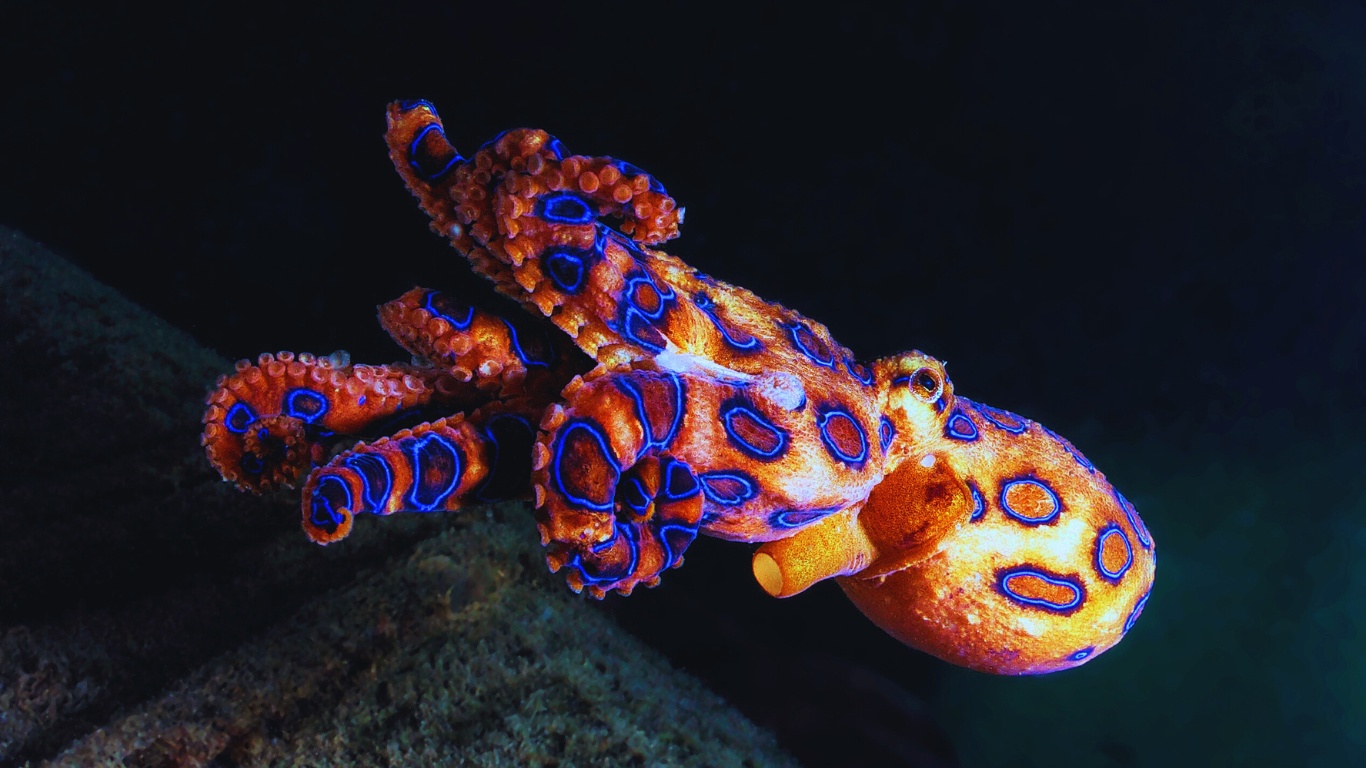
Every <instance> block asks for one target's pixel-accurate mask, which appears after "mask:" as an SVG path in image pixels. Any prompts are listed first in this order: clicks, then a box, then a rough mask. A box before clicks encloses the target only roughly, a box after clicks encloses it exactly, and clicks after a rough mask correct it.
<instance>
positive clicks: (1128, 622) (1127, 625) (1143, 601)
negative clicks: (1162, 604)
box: [1124, 587, 1153, 634]
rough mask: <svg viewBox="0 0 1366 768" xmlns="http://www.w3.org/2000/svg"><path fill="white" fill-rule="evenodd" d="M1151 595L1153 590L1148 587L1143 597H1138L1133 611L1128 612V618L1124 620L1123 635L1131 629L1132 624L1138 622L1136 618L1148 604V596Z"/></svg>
mask: <svg viewBox="0 0 1366 768" xmlns="http://www.w3.org/2000/svg"><path fill="white" fill-rule="evenodd" d="M1152 593H1153V588H1152V587H1148V591H1147V592H1144V593H1143V597H1140V598H1139V599H1138V602H1137V603H1135V604H1134V609H1133V610H1132V611H1130V612H1129V618H1127V619H1125V620H1124V634H1128V633H1129V630H1130V629H1132V628H1133V626H1134V622H1135V621H1138V616H1139V614H1141V613H1143V608H1144V606H1146V605H1147V604H1148V596H1149V595H1151V594H1152Z"/></svg>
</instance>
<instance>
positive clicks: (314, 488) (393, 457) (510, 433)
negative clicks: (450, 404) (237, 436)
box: [303, 401, 540, 544]
mask: <svg viewBox="0 0 1366 768" xmlns="http://www.w3.org/2000/svg"><path fill="white" fill-rule="evenodd" d="M539 412H540V406H539V404H533V403H529V402H527V401H517V402H513V403H496V404H491V405H489V406H486V407H485V408H481V409H480V410H478V411H475V412H472V413H470V414H469V415H468V416H466V415H463V414H457V415H455V416H452V417H450V418H445V419H439V420H437V421H434V422H431V423H429V424H420V425H418V426H416V427H414V428H412V429H405V430H403V431H401V432H398V433H397V434H395V435H394V436H393V437H386V438H382V439H380V440H376V441H375V442H373V443H369V444H365V443H361V444H358V445H357V446H356V447H354V448H352V449H351V450H349V451H346V452H345V453H342V454H339V455H338V456H337V457H336V458H334V459H332V461H330V462H329V463H328V464H327V466H325V467H321V468H319V469H317V470H315V471H314V472H313V474H312V475H310V476H309V478H308V482H307V483H306V484H305V485H304V490H303V528H304V532H305V533H307V534H308V537H309V538H310V539H312V540H313V541H315V542H317V543H319V544H330V543H332V542H334V541H338V540H340V539H342V538H345V537H346V535H347V534H349V533H350V532H351V527H352V525H353V524H354V522H355V517H356V515H359V514H366V513H368V514H373V515H391V514H393V513H395V512H452V511H455V510H457V509H460V508H461V507H463V506H464V505H466V504H467V503H470V502H472V501H473V502H486V501H496V500H501V499H510V498H525V497H526V496H528V495H529V490H530V487H529V485H528V476H529V474H530V469H531V467H530V463H531V458H530V457H531V442H532V438H533V436H534V434H535V418H536V416H537V415H538V414H539Z"/></svg>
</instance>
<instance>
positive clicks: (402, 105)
mask: <svg viewBox="0 0 1366 768" xmlns="http://www.w3.org/2000/svg"><path fill="white" fill-rule="evenodd" d="M418 107H426V108H427V111H428V112H431V113H432V117H435V118H437V119H440V118H441V116H440V115H438V114H437V113H436V107H435V106H433V105H432V103H431V102H430V101H427V100H426V99H401V100H400V101H399V102H398V110H399V111H400V112H412V111H413V110H414V109H417V108H418Z"/></svg>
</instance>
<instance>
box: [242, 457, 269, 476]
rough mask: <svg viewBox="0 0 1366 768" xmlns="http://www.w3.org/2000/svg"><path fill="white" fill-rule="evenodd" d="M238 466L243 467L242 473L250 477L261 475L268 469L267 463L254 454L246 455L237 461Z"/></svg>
mask: <svg viewBox="0 0 1366 768" xmlns="http://www.w3.org/2000/svg"><path fill="white" fill-rule="evenodd" d="M237 466H239V467H241V468H242V471H243V472H246V473H247V474H248V475H259V474H261V472H262V470H264V469H265V468H266V463H265V462H264V461H262V460H261V457H260V456H257V455H256V454H254V453H244V454H242V458H241V459H239V460H238V461H237Z"/></svg>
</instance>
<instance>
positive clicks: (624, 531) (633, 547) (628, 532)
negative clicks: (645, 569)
mask: <svg viewBox="0 0 1366 768" xmlns="http://www.w3.org/2000/svg"><path fill="white" fill-rule="evenodd" d="M613 531H614V533H615V535H613V536H612V537H611V538H609V539H608V540H606V541H604V542H602V543H601V544H598V545H597V546H594V547H592V548H591V549H592V551H593V552H595V553H597V552H603V551H605V550H607V549H610V548H611V547H612V545H613V544H615V543H616V540H617V536H621V537H623V538H624V539H626V546H627V548H628V549H629V550H630V551H631V559H630V562H629V564H628V565H627V567H626V569H625V572H624V573H618V574H615V575H614V574H608V573H603V574H602V575H600V576H594V575H593V574H591V573H589V572H588V565H587V564H586V563H584V561H583V554H582V553H581V552H575V553H574V557H573V558H571V559H570V560H569V562H567V563H565V565H567V566H569V567H570V568H573V569H574V570H576V571H578V572H579V576H581V577H582V578H583V581H584V583H585V584H593V585H601V584H614V583H615V582H619V581H621V580H622V579H624V578H625V577H627V576H630V575H631V574H632V573H635V570H636V565H637V564H638V563H639V562H640V544H639V542H638V540H637V538H636V531H635V527H634V526H631V525H627V524H625V523H617V524H616V525H615V526H614V527H613ZM610 588H611V587H609V589H610Z"/></svg>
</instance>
